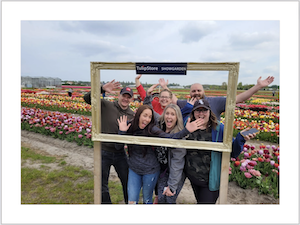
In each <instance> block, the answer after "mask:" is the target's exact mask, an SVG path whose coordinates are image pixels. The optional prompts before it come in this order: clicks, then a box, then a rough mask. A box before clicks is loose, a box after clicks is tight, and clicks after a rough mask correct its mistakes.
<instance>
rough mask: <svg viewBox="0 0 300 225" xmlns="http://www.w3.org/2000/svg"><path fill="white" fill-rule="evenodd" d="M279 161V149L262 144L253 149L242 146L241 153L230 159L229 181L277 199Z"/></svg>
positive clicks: (252, 147) (248, 146)
mask: <svg viewBox="0 0 300 225" xmlns="http://www.w3.org/2000/svg"><path fill="white" fill-rule="evenodd" d="M279 161H280V155H279V147H275V146H274V145H272V146H269V145H267V146H266V145H263V144H262V145H261V146H260V148H259V149H255V146H250V145H244V150H243V151H242V153H241V154H240V155H239V156H238V157H237V158H231V161H230V170H229V181H235V182H236V183H237V184H238V185H239V186H240V187H242V188H244V189H246V188H251V189H252V188H258V192H259V193H261V194H271V195H273V196H274V197H275V198H279Z"/></svg>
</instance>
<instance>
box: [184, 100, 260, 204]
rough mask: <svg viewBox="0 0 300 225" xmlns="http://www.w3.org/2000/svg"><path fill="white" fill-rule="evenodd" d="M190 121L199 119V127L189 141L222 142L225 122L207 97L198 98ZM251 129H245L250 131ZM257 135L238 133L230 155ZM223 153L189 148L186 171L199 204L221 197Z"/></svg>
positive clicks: (232, 155) (234, 154) (212, 201)
mask: <svg viewBox="0 0 300 225" xmlns="http://www.w3.org/2000/svg"><path fill="white" fill-rule="evenodd" d="M188 120H190V121H194V120H200V121H201V126H200V129H198V130H196V131H194V132H193V133H191V134H189V135H188V137H187V138H186V139H187V140H195V141H212V142H223V130H224V125H223V124H221V123H220V122H219V121H218V120H217V118H216V116H215V114H214V113H213V112H212V111H211V108H210V106H209V103H208V101H207V100H205V99H200V100H197V101H196V102H195V104H194V107H193V109H192V112H191V114H190V118H188ZM248 129H249V128H247V129H245V130H248ZM254 137H255V134H249V135H246V136H245V138H244V137H243V136H242V135H241V132H240V133H238V134H237V136H236V138H235V139H234V140H233V143H232V152H231V157H233V158H235V157H237V156H238V155H239V154H240V153H241V151H242V150H243V146H244V143H245V142H246V140H249V139H250V138H254ZM221 161H222V152H217V151H212V150H198V149H197V150H196V149H195V150H187V153H186V161H185V168H184V171H185V174H186V176H187V177H188V178H189V180H190V182H191V185H192V188H193V191H194V194H195V198H196V200H197V204H215V203H216V201H217V199H218V197H219V188H220V174H221Z"/></svg>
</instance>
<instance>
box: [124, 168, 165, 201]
mask: <svg viewBox="0 0 300 225" xmlns="http://www.w3.org/2000/svg"><path fill="white" fill-rule="evenodd" d="M159 172H160V171H157V172H156V173H154V174H146V175H139V174H137V173H135V172H133V171H132V170H131V169H130V168H129V174H128V202H129V203H130V202H134V203H136V204H138V202H139V198H140V196H139V195H140V191H141V188H142V187H143V203H144V204H152V203H153V201H152V197H153V190H154V187H155V185H156V182H157V179H158V176H159Z"/></svg>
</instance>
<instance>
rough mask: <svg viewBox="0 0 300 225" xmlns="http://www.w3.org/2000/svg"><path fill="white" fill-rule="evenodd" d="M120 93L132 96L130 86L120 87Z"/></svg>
mask: <svg viewBox="0 0 300 225" xmlns="http://www.w3.org/2000/svg"><path fill="white" fill-rule="evenodd" d="M120 94H121V95H122V94H129V95H130V97H132V96H133V91H132V89H131V88H130V87H124V88H122V90H121V91H120Z"/></svg>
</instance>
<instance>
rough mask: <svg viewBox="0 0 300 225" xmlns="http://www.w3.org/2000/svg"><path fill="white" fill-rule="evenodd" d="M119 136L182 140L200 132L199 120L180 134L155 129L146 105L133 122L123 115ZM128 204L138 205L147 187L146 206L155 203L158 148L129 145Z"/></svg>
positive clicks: (121, 145)
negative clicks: (141, 191)
mask: <svg viewBox="0 0 300 225" xmlns="http://www.w3.org/2000/svg"><path fill="white" fill-rule="evenodd" d="M118 124H119V134H124V135H134V136H146V137H164V138H174V139H180V138H183V137H184V136H186V135H187V134H189V133H190V132H194V131H195V130H197V129H199V120H195V121H193V122H192V123H190V121H188V122H187V125H186V127H185V128H184V129H183V130H181V131H179V132H177V133H172V134H171V133H170V134H169V133H166V132H164V131H163V130H161V129H159V128H158V127H156V126H155V119H154V113H153V109H152V108H151V107H150V106H148V105H142V106H140V107H139V108H138V110H137V112H136V114H135V116H134V118H133V120H132V121H131V122H129V123H128V122H127V116H121V117H120V119H118ZM127 146H128V155H129V157H128V165H129V175H128V186H127V189H128V203H129V204H137V203H138V201H139V194H140V190H141V188H143V203H145V204H151V203H152V196H153V190H154V187H155V185H156V182H157V179H158V176H159V173H160V164H159V162H158V161H157V157H156V154H155V149H154V148H153V147H152V146H145V145H134V144H128V145H127ZM116 148H117V149H120V150H121V149H123V148H124V144H116Z"/></svg>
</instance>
